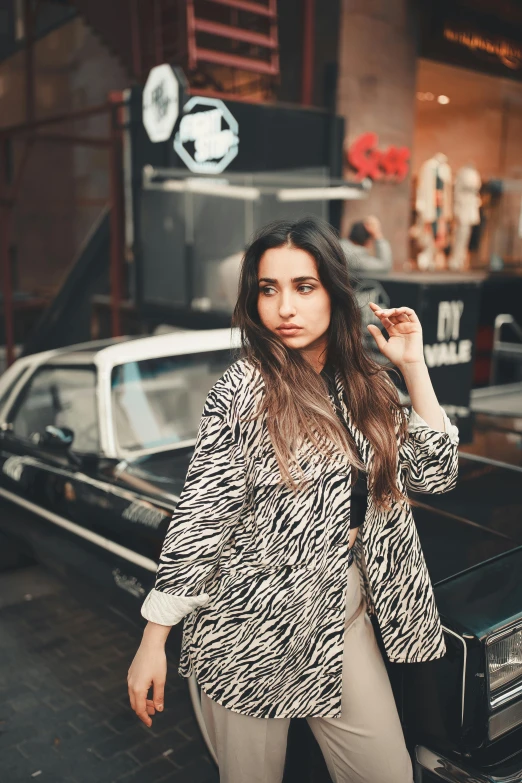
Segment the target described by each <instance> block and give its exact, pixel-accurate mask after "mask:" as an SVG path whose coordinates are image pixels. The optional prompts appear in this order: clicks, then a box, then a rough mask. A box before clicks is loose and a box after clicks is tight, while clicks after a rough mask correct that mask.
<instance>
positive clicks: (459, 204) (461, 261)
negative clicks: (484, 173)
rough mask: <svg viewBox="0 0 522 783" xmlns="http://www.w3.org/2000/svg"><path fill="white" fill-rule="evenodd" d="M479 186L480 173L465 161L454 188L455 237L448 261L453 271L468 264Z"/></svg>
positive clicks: (475, 221)
mask: <svg viewBox="0 0 522 783" xmlns="http://www.w3.org/2000/svg"><path fill="white" fill-rule="evenodd" d="M481 186H482V181H481V179H480V174H479V173H478V171H477V169H476V168H475V165H474V164H473V163H467V164H466V165H465V166H462V168H460V169H459V170H458V171H457V175H456V177H455V190H454V215H455V237H454V242H453V250H452V252H451V256H450V258H449V261H448V266H449V268H450V269H453V270H455V271H463V270H464V269H466V268H467V265H468V263H467V262H468V247H469V240H470V236H471V228H472V226H477V225H478V224H479V223H480V212H479V207H480V204H481V198H480V196H479V191H480V188H481Z"/></svg>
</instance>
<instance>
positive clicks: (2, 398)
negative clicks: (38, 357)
mask: <svg viewBox="0 0 522 783" xmlns="http://www.w3.org/2000/svg"><path fill="white" fill-rule="evenodd" d="M28 371H29V367H24V368H23V369H20V370H19V371H18V372H15V374H14V375H13V377H12V378H11V381H10V382H8V384H7V386H6V387H5V389H3V390H2V392H0V411H1V410H2V408H3V407H4V405H5V404H6V402H7V400H8V399H9V397H10V396H11V392H12V391H13V389H14V387H15V386H16V385H17V383H18V381H19V380H20V379H21V378H22V377H23V376H24V375H26V374H27V372H28Z"/></svg>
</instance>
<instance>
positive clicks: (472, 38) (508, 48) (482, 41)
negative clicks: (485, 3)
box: [444, 27, 522, 71]
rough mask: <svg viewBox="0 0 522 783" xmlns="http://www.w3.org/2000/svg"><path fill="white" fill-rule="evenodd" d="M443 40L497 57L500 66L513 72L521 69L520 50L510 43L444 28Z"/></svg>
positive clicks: (491, 37)
mask: <svg viewBox="0 0 522 783" xmlns="http://www.w3.org/2000/svg"><path fill="white" fill-rule="evenodd" d="M444 38H445V39H446V40H447V41H451V42H452V43H456V44H460V45H461V46H465V47H466V48H467V49H470V50H471V51H475V52H483V53H484V54H489V55H491V56H493V57H497V58H498V59H499V60H500V62H501V63H502V65H505V66H506V68H510V69H511V70H513V71H516V70H518V69H519V68H522V48H521V47H520V46H518V45H517V44H515V43H512V42H511V41H507V40H505V39H503V38H496V37H493V36H484V35H480V34H479V33H471V32H461V31H459V30H452V29H451V28H450V27H445V28H444Z"/></svg>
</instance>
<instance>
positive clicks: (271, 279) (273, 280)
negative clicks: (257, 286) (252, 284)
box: [257, 275, 319, 284]
mask: <svg viewBox="0 0 522 783" xmlns="http://www.w3.org/2000/svg"><path fill="white" fill-rule="evenodd" d="M306 280H315V282H316V283H318V282H319V281H318V279H317V278H316V277H312V275H303V276H302V277H293V278H292V280H291V282H292V283H304V282H305V281H306ZM257 282H258V283H272V284H275V283H277V280H276V278H275V277H260V278H259V280H258V281H257Z"/></svg>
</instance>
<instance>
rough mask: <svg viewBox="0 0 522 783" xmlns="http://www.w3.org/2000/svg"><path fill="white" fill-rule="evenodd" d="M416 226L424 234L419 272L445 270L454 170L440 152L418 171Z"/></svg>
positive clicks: (418, 262)
mask: <svg viewBox="0 0 522 783" xmlns="http://www.w3.org/2000/svg"><path fill="white" fill-rule="evenodd" d="M415 209H416V212H417V223H418V225H419V228H420V230H421V233H422V240H421V242H420V244H421V245H422V246H423V248H424V249H423V250H422V251H421V252H420V253H419V255H418V256H417V264H418V267H419V269H422V270H427V269H429V270H434V269H444V268H445V266H446V258H445V256H444V252H443V250H444V248H445V247H446V245H447V243H448V224H449V222H450V221H451V219H452V216H453V199H452V192H451V168H450V166H449V164H448V158H447V157H446V155H444V154H443V153H442V152H438V153H437V154H436V155H434V156H433V158H429V160H427V161H425V163H423V164H422V166H421V168H420V171H419V179H418V186H417V199H416V204H415Z"/></svg>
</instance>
